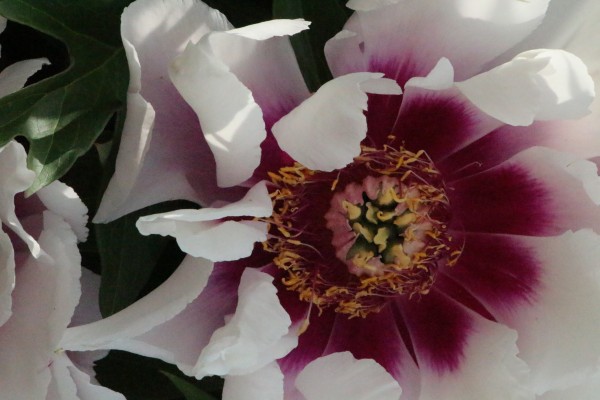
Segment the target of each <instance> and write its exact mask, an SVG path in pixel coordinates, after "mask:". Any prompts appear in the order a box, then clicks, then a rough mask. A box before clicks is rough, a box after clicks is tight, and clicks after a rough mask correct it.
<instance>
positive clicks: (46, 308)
mask: <svg viewBox="0 0 600 400" xmlns="http://www.w3.org/2000/svg"><path fill="white" fill-rule="evenodd" d="M25 158H26V154H25V150H24V149H23V147H22V146H21V145H20V144H18V143H17V142H14V141H13V142H9V143H8V144H6V145H5V146H3V147H1V148H0V170H1V171H2V174H1V176H0V220H1V221H2V230H0V249H1V251H0V256H1V259H0V268H1V273H0V347H1V348H2V351H1V352H0V387H1V388H2V398H6V399H15V400H17V399H24V400H30V399H47V400H51V399H67V398H69V399H78V400H79V399H80V400H95V399H106V400H108V399H115V400H119V399H124V397H123V396H122V395H120V394H118V393H114V392H113V391H111V390H109V389H106V388H102V387H100V386H98V385H97V383H96V382H95V380H94V379H93V376H94V372H93V369H92V366H93V362H94V361H95V360H97V359H99V358H101V357H103V356H104V355H105V354H106V353H105V352H99V353H70V352H65V351H63V350H62V349H61V348H60V347H59V346H58V343H59V341H60V340H61V338H62V336H63V335H64V333H65V330H68V329H67V327H68V326H69V325H80V324H83V323H87V322H91V321H93V320H97V319H100V318H101V316H100V311H99V308H98V300H97V298H98V289H99V284H100V279H99V276H96V275H94V274H92V273H91V272H89V271H87V270H82V268H81V256H80V255H79V251H78V249H77V241H81V240H85V238H86V236H87V229H86V227H85V224H86V222H87V215H86V214H87V209H86V207H85V206H84V205H83V203H82V202H81V200H79V198H78V197H77V195H76V194H75V192H74V191H73V189H71V188H70V187H68V186H67V185H65V184H63V183H61V182H58V181H56V182H53V183H51V184H50V185H48V186H47V187H45V188H43V189H41V190H40V191H38V192H37V193H36V194H35V195H33V196H30V197H28V198H25V196H24V191H25V190H26V189H27V188H28V187H29V186H30V185H31V184H32V183H33V180H34V178H35V174H34V173H33V172H32V171H30V170H28V169H27V167H26V161H25ZM82 273H83V275H82ZM80 278H81V283H80ZM80 297H81V298H80ZM78 303H79V304H78Z"/></svg>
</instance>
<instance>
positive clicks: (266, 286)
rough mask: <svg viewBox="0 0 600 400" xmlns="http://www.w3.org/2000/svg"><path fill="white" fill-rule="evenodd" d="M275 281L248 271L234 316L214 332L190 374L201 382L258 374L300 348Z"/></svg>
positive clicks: (259, 273) (241, 285) (262, 274)
mask: <svg viewBox="0 0 600 400" xmlns="http://www.w3.org/2000/svg"><path fill="white" fill-rule="evenodd" d="M272 282H273V277H272V276H270V275H268V274H265V273H263V272H259V271H257V270H254V269H251V268H248V269H246V270H245V271H244V273H243V275H242V279H241V281H240V287H239V291H238V305H237V308H236V311H235V313H234V315H233V316H232V317H231V319H230V320H229V321H228V322H227V323H226V324H225V326H223V327H221V328H219V329H217V330H216V331H215V332H214V333H213V335H212V337H211V339H210V342H209V343H208V345H207V346H206V347H205V348H204V350H203V351H202V353H201V354H200V357H199V359H198V363H197V364H196V366H195V367H194V368H193V370H192V371H190V372H191V374H193V375H194V376H195V377H196V378H197V379H200V378H202V377H205V376H209V375H244V374H249V373H252V372H255V371H257V370H259V369H260V368H262V367H264V366H266V365H267V364H269V363H271V362H272V361H274V360H276V359H278V358H281V357H283V356H284V355H286V354H287V353H288V352H289V351H290V350H291V349H293V348H294V347H295V346H296V345H297V336H295V335H293V334H292V335H288V333H289V328H290V325H291V320H290V317H289V315H288V314H287V312H286V311H285V310H284V308H283V307H282V306H281V304H280V303H279V298H278V297H277V290H276V289H275V287H274V286H273V283H272Z"/></svg>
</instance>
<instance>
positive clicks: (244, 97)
mask: <svg viewBox="0 0 600 400" xmlns="http://www.w3.org/2000/svg"><path fill="white" fill-rule="evenodd" d="M207 47H209V46H208V44H207V42H206V41H203V42H200V43H199V44H198V45H196V46H189V47H188V48H187V49H186V51H185V52H184V53H183V54H182V56H181V57H180V58H178V59H177V60H176V61H175V63H174V64H173V66H172V68H171V74H170V75H171V79H172V80H173V83H174V84H175V86H176V87H177V89H178V90H179V93H181V95H182V96H183V98H184V99H185V100H186V101H187V102H188V103H189V104H190V106H191V107H192V108H193V109H194V111H195V112H196V114H197V115H198V118H199V119H200V124H201V126H202V131H203V132H204V135H205V138H206V141H207V142H208V145H209V146H210V149H211V151H212V153H213V155H214V157H215V161H216V165H217V182H218V184H219V186H221V187H228V186H234V185H238V184H240V183H242V182H244V181H245V180H247V179H248V178H250V176H252V173H253V172H254V169H256V167H257V166H258V164H259V162H260V154H261V152H260V144H261V143H262V141H263V140H264V139H265V138H266V130H265V125H264V121H263V115H262V111H261V109H260V107H259V106H258V104H256V102H255V101H254V98H253V97H252V92H250V90H249V89H248V88H247V87H245V86H244V85H243V84H242V82H240V81H239V80H238V79H237V78H236V76H235V75H234V74H233V73H231V72H230V71H229V69H228V68H227V66H226V65H225V64H224V63H223V62H221V61H220V60H219V59H217V58H216V57H215V56H214V55H213V54H212V52H211V51H210V48H207Z"/></svg>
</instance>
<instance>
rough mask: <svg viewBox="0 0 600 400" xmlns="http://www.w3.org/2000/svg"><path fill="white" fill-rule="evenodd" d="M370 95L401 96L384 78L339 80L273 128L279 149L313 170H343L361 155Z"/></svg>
mask: <svg viewBox="0 0 600 400" xmlns="http://www.w3.org/2000/svg"><path fill="white" fill-rule="evenodd" d="M367 93H376V94H387V95H392V94H396V95H398V94H401V93H402V90H401V89H400V87H399V86H398V85H397V84H396V83H395V82H394V81H392V80H390V79H386V78H382V74H373V73H355V74H349V75H345V76H342V77H338V78H336V79H334V80H332V81H330V82H328V83H326V84H324V85H323V86H322V87H321V88H319V90H318V91H317V92H316V93H315V94H314V95H313V96H312V97H311V98H310V99H308V100H306V101H305V102H303V103H302V104H301V105H300V106H298V107H297V108H295V109H294V110H292V112H290V113H289V114H288V115H286V116H285V117H283V118H281V119H280V120H279V121H278V122H277V123H276V124H275V125H274V126H273V135H274V136H275V138H276V139H277V142H278V144H279V146H280V147H281V148H282V149H283V150H284V151H285V152H287V153H288V154H289V155H290V156H292V157H293V158H294V159H295V160H297V161H298V162H300V163H302V164H303V165H305V166H307V167H308V168H311V169H316V170H321V171H332V170H334V169H339V168H343V167H345V166H346V165H348V164H349V163H351V162H352V160H353V159H354V157H356V156H358V155H359V154H360V142H361V141H362V140H363V139H364V138H365V136H366V134H367V121H366V119H365V116H364V115H363V111H365V110H366V109H367Z"/></svg>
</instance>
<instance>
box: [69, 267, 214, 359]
mask: <svg viewBox="0 0 600 400" xmlns="http://www.w3.org/2000/svg"><path fill="white" fill-rule="evenodd" d="M211 271H212V263H210V262H209V261H207V260H203V259H201V258H193V257H186V258H185V259H184V260H183V262H182V263H181V265H180V266H179V267H178V268H177V270H176V271H175V272H174V273H173V275H171V276H170V277H169V279H167V281H165V282H164V283H163V284H162V285H161V286H159V287H158V288H157V289H155V290H154V291H153V292H151V293H150V294H148V295H146V296H145V297H143V298H142V299H140V300H138V301H137V302H135V303H134V304H132V305H131V306H129V307H127V308H125V309H124V310H122V311H120V312H118V313H116V314H113V315H111V316H110V317H108V318H105V319H103V320H100V321H97V322H93V323H91V324H87V325H82V326H77V327H71V328H68V329H67V330H66V331H65V333H64V335H63V338H62V340H61V342H60V347H61V348H63V349H65V350H74V351H75V350H76V351H89V350H101V349H120V350H126V351H134V352H140V354H144V355H150V356H155V357H156V356H157V355H155V354H154V353H159V354H160V355H162V356H163V357H165V358H166V359H168V360H169V361H170V362H172V355H171V356H169V354H170V352H169V351H168V350H159V349H157V348H156V347H155V346H152V345H145V344H144V342H143V341H142V340H138V337H139V336H140V335H143V334H144V333H146V332H149V331H150V330H152V329H153V328H155V327H157V326H159V325H161V324H163V323H165V322H166V321H169V320H170V319H172V318H173V317H175V316H176V315H178V314H179V313H181V312H182V311H183V310H184V309H185V308H186V306H187V305H188V304H189V303H191V302H192V301H193V300H194V299H196V298H197V297H198V295H199V294H200V293H201V292H202V290H203V289H204V287H205V286H206V282H207V281H208V277H209V275H210V273H211Z"/></svg>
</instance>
